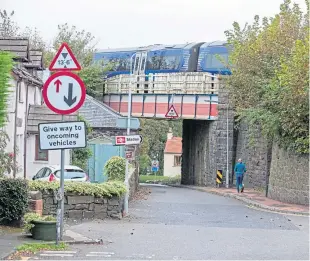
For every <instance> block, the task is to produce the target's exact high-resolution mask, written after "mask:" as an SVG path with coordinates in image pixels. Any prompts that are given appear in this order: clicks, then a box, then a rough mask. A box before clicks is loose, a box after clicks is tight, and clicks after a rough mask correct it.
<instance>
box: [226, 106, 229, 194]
mask: <svg viewBox="0 0 310 261" xmlns="http://www.w3.org/2000/svg"><path fill="white" fill-rule="evenodd" d="M228 108H229V105H228V103H227V118H226V128H227V133H226V135H227V136H226V152H227V155H226V188H229V164H228V160H229V155H228V153H229V132H228V126H229V124H228Z"/></svg>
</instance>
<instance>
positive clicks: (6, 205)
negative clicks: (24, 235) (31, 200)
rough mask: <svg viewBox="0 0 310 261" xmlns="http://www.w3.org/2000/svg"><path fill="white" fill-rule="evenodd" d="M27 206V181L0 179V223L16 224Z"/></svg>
mask: <svg viewBox="0 0 310 261" xmlns="http://www.w3.org/2000/svg"><path fill="white" fill-rule="evenodd" d="M27 208H28V186H27V181H25V180H22V179H11V178H4V179H0V224H4V225H8V224H11V225H14V223H16V224H18V223H19V222H20V221H21V219H22V217H23V216H24V214H25V213H26V210H27Z"/></svg>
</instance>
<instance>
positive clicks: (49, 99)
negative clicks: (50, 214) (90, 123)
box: [39, 43, 86, 244]
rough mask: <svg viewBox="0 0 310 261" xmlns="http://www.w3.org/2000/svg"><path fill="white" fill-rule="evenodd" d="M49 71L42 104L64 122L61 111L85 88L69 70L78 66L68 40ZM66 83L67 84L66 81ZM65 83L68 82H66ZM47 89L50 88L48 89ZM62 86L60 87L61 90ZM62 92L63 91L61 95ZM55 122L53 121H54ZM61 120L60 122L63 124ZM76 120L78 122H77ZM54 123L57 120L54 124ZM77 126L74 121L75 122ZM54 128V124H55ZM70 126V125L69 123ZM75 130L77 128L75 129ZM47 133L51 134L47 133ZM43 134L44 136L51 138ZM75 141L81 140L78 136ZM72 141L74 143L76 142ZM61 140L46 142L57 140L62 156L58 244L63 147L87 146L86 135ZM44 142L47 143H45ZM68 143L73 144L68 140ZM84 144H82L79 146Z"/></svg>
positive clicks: (73, 107) (78, 100) (80, 99)
mask: <svg viewBox="0 0 310 261" xmlns="http://www.w3.org/2000/svg"><path fill="white" fill-rule="evenodd" d="M49 70H50V71H58V72H56V73H54V74H53V75H51V76H50V77H49V78H48V79H47V81H46V82H45V83H44V86H43V90H42V96H43V99H44V102H45V104H46V105H47V107H48V108H49V109H50V110H52V111H53V112H54V113H56V114H61V115H62V118H61V122H62V124H63V123H64V114H70V113H73V112H75V111H77V110H78V109H79V108H80V107H81V106H82V105H83V103H84V101H85V98H86V88H85V84H84V83H83V81H82V80H81V78H80V77H79V76H78V75H76V74H74V73H72V72H70V71H80V70H81V66H80V64H79V63H78V61H77V59H76V58H75V56H74V54H73V52H72V51H71V49H70V47H69V46H68V44H67V43H62V45H61V46H60V48H59V49H58V51H57V53H56V55H55V57H54V58H53V60H52V62H51V64H50V66H49ZM66 83H68V85H67V84H66ZM66 85H67V86H66ZM48 90H49V91H48ZM60 90H62V91H60ZM75 90H79V92H76V91H75ZM64 93H65V95H64ZM59 99H61V100H62V101H63V104H60V103H59ZM54 124H56V123H54ZM62 124H61V125H62ZM76 124H78V123H77V122H76ZM56 125H57V124H56ZM75 126H76V125H75ZM55 128H56V129H57V127H55ZM70 128H71V129H72V126H71V127H70ZM83 128H84V131H85V125H84V127H80V129H78V130H83ZM60 131H63V129H60ZM75 131H76V129H75ZM44 133H46V131H42V132H41V130H40V133H39V136H40V146H41V145H42V144H41V135H44ZM48 136H50V135H48ZM48 136H47V137H46V139H50V138H48ZM78 141H81V139H79V140H78ZM78 141H75V144H76V142H78ZM58 143H59V144H62V140H60V141H59V140H58V139H57V141H55V142H51V143H49V144H56V145H53V146H56V148H55V149H60V151H61V156H60V169H61V170H60V188H59V190H58V193H56V195H55V197H56V199H57V201H58V204H57V225H56V244H59V242H60V241H61V240H62V239H63V232H64V222H63V219H64V169H65V167H64V165H65V149H70V148H82V147H83V148H84V147H86V136H85V140H84V144H80V145H78V146H74V147H72V146H67V147H64V146H63V145H61V146H60V145H59V144H58ZM45 145H46V144H45ZM67 145H72V144H68V143H67ZM82 145H83V146H82ZM51 146H52V145H49V146H45V149H47V150H48V149H51V148H50V147H51Z"/></svg>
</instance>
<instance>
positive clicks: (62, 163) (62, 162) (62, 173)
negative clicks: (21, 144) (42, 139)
mask: <svg viewBox="0 0 310 261" xmlns="http://www.w3.org/2000/svg"><path fill="white" fill-rule="evenodd" d="M61 121H64V115H62V117H61ZM64 183H65V149H61V159H60V193H61V195H60V196H61V199H60V206H61V219H60V239H61V240H62V239H63V232H64V211H65V200H64V196H65V187H64V185H65V184H64Z"/></svg>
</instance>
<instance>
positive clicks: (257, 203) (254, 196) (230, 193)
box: [175, 185, 309, 216]
mask: <svg viewBox="0 0 310 261" xmlns="http://www.w3.org/2000/svg"><path fill="white" fill-rule="evenodd" d="M175 187H182V188H188V189H194V190H199V191H203V192H208V193H212V194H217V195H220V196H224V197H231V198H235V199H238V200H240V201H243V202H245V203H247V204H249V205H251V206H254V207H257V208H261V209H265V210H269V211H274V212H278V213H286V214H299V215H305V216H309V206H305V205H297V204H289V203H283V202H281V201H277V200H273V199H270V198H267V197H266V196H265V193H264V192H261V191H257V190H254V189H251V188H250V189H247V188H245V192H244V193H238V192H237V191H236V189H235V188H228V189H227V188H211V187H198V186H186V185H175Z"/></svg>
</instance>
